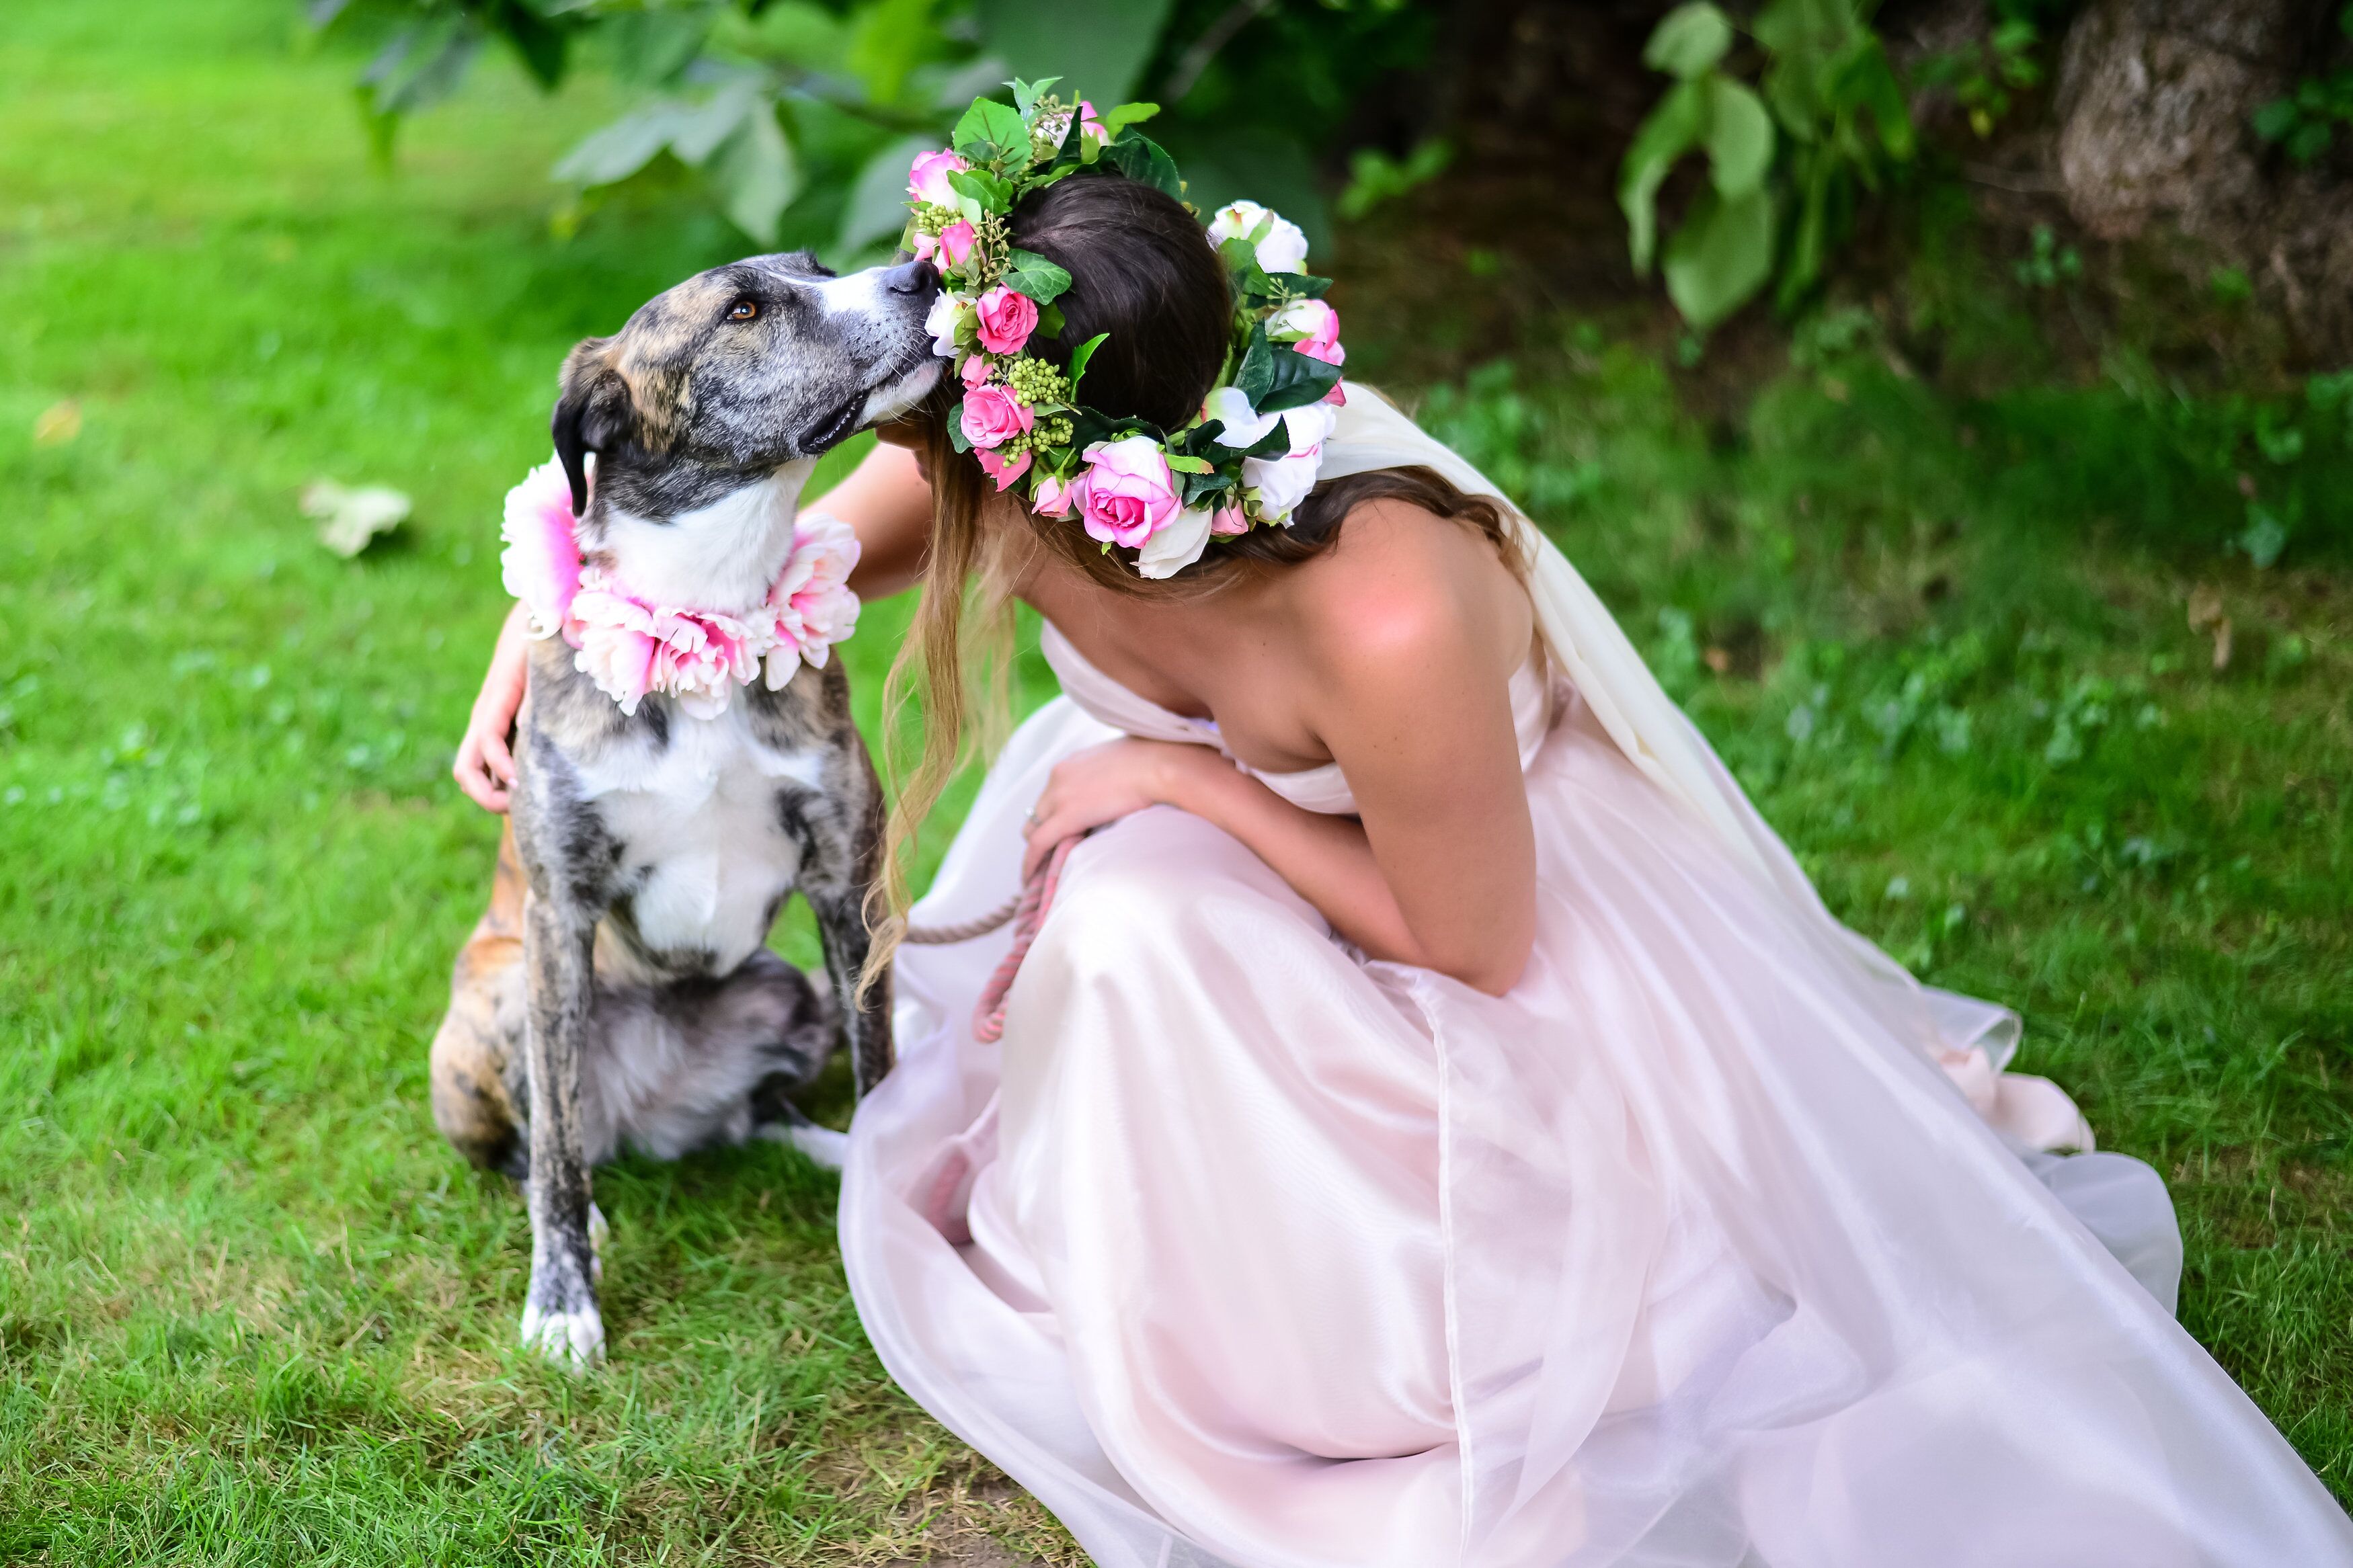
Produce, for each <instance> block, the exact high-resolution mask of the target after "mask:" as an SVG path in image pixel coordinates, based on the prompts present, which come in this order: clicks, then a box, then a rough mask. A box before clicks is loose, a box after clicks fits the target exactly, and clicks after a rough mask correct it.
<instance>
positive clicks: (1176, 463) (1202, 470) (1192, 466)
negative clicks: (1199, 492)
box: [1168, 452, 1218, 474]
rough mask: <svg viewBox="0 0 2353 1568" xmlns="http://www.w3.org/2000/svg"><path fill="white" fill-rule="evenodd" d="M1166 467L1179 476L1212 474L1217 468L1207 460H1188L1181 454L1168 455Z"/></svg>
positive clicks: (1172, 453)
mask: <svg viewBox="0 0 2353 1568" xmlns="http://www.w3.org/2000/svg"><path fill="white" fill-rule="evenodd" d="M1168 466H1169V468H1173V469H1174V470H1176V472H1177V473H1180V474H1212V473H1215V472H1217V468H1218V466H1217V465H1216V464H1215V463H1212V462H1211V461H1209V459H1208V458H1188V457H1187V456H1185V455H1184V454H1183V453H1181V452H1171V453H1169V454H1168Z"/></svg>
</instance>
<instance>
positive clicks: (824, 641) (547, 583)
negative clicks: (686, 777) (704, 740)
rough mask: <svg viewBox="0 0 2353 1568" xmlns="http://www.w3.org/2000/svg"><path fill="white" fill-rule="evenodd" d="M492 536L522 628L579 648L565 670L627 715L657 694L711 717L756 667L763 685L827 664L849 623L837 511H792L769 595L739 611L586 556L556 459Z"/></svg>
mask: <svg viewBox="0 0 2353 1568" xmlns="http://www.w3.org/2000/svg"><path fill="white" fill-rule="evenodd" d="M500 534H501V537H502V538H504V539H505V541H506V549H505V552H503V553H502V554H501V556H500V558H499V568H500V575H501V579H502V580H503V581H504V583H505V584H506V589H507V592H508V593H510V594H512V595H514V596H515V597H516V598H517V599H519V600H521V601H522V605H523V608H524V609H525V610H527V611H528V612H529V613H530V617H531V635H532V636H533V637H555V636H557V635H559V634H560V635H561V636H562V637H563V638H564V640H565V642H567V643H569V644H571V645H572V647H574V648H575V649H576V650H578V651H576V652H575V654H574V655H573V658H572V665H573V668H575V669H577V670H579V671H580V672H581V673H582V674H583V675H586V676H587V677H588V678H589V679H591V680H594V681H595V682H596V688H597V689H598V690H600V691H602V692H604V693H605V694H606V695H607V696H608V697H610V698H611V699H612V700H614V701H616V702H617V703H619V704H620V705H621V711H622V712H624V713H635V712H636V711H637V710H638V703H639V702H641V701H643V700H644V699H645V696H646V693H648V692H649V691H657V692H660V693H662V694H664V695H666V696H670V697H675V698H676V699H678V703H679V706H680V707H681V708H683V709H684V710H686V711H687V712H688V713H689V714H690V715H691V716H693V717H694V718H697V719H712V718H716V717H717V716H718V715H719V714H721V713H723V712H725V711H726V710H727V704H728V701H729V700H730V699H731V698H732V697H733V695H734V690H735V688H736V687H738V686H745V685H749V684H750V683H751V681H752V679H753V678H754V676H757V675H761V674H762V673H763V672H765V676H766V679H767V685H768V689H769V690H771V691H776V690H780V689H783V687H784V686H785V684H786V682H787V681H789V680H791V679H792V678H793V676H794V674H795V673H796V672H797V670H798V669H799V668H800V667H801V666H802V665H803V664H804V663H806V664H807V665H809V666H811V667H812V668H818V669H822V668H825V663H826V660H827V658H828V657H830V649H831V648H832V647H833V645H834V644H835V643H838V642H840V641H841V640H842V639H843V638H845V637H849V635H850V633H852V632H854V631H856V630H857V629H858V595H856V594H853V593H851V592H850V591H849V574H850V571H851V569H852V568H853V567H855V566H856V565H857V564H858V536H857V535H856V534H855V533H853V532H851V531H850V528H849V524H848V523H846V522H843V521H841V520H840V519H839V518H834V517H827V516H824V515H823V514H812V515H808V516H805V517H801V518H798V519H797V520H796V521H794V524H793V552H792V554H791V555H790V556H789V557H787V558H786V562H785V568H784V570H783V571H782V572H780V573H778V574H777V575H776V583H775V584H773V585H772V586H771V587H770V588H769V590H768V597H767V600H766V602H765V604H763V605H760V606H759V607H758V608H757V609H754V610H747V611H740V612H726V611H718V610H697V609H691V608H687V607H684V606H681V605H657V604H655V603H653V602H652V601H651V600H649V599H646V598H643V597H641V596H639V595H637V594H635V593H632V592H631V591H630V590H629V588H628V585H627V584H623V583H622V582H621V581H620V579H619V578H617V576H615V575H614V574H612V572H610V571H609V570H608V569H607V568H605V567H603V566H599V565H595V564H591V563H586V562H585V561H584V560H583V559H582V557H581V553H580V541H579V536H578V534H577V533H576V532H575V528H574V519H573V516H572V490H571V487H570V484H569V483H568V482H567V481H566V480H565V477H564V468H563V465H562V464H560V463H558V462H556V461H555V460H554V459H553V458H551V459H549V460H548V461H547V462H544V463H543V464H541V465H540V466H539V467H538V468H533V470H532V471H531V472H530V473H529V474H528V475H526V476H525V477H524V479H523V481H522V483H521V484H519V485H517V486H515V488H514V489H511V490H509V491H508V492H507V500H506V516H505V521H504V522H503V523H502V525H501V528H500Z"/></svg>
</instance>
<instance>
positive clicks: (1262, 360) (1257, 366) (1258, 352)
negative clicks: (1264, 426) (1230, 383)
mask: <svg viewBox="0 0 2353 1568" xmlns="http://www.w3.org/2000/svg"><path fill="white" fill-rule="evenodd" d="M1234 384H1235V385H1236V386H1238V387H1240V388H1241V394H1242V395H1243V396H1244V397H1247V398H1249V399H1250V406H1251V407H1252V408H1256V407H1257V406H1258V405H1259V399H1260V398H1261V397H1264V396H1265V395H1267V391H1268V389H1269V388H1271V387H1272V386H1273V384H1274V345H1273V344H1271V343H1270V342H1267V341H1266V323H1265V322H1263V321H1261V322H1260V323H1258V324H1257V325H1256V326H1254V327H1252V328H1251V329H1250V346H1249V347H1248V348H1246V349H1244V350H1243V351H1242V363H1241V365H1240V368H1239V369H1237V370H1236V371H1235V372H1234Z"/></svg>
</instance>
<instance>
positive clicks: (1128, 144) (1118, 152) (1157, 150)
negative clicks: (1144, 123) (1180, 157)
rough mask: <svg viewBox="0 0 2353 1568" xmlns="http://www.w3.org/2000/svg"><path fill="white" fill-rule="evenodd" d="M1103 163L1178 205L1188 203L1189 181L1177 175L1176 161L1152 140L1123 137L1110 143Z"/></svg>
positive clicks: (1104, 150) (1103, 157)
mask: <svg viewBox="0 0 2353 1568" xmlns="http://www.w3.org/2000/svg"><path fill="white" fill-rule="evenodd" d="M1102 160H1103V162H1104V163H1109V164H1110V165H1111V166H1112V167H1113V168H1114V169H1117V170H1118V171H1119V172H1120V173H1121V174H1125V175H1126V176H1127V177H1128V178H1129V179H1131V180H1134V181H1135V182H1137V183H1138V184H1145V185H1150V186H1152V187H1153V188H1154V189H1155V190H1157V191H1160V192H1162V193H1164V194H1165V195H1169V196H1172V197H1174V198H1175V199H1176V200H1177V201H1183V200H1184V199H1185V181H1184V179H1183V177H1182V176H1181V175H1179V174H1177V173H1176V160H1175V159H1174V158H1171V157H1170V156H1169V155H1168V154H1167V153H1165V152H1163V151H1162V150H1161V147H1160V143H1159V142H1155V141H1154V140H1153V139H1152V138H1151V137H1149V136H1123V137H1121V138H1120V139H1119V140H1118V141H1116V142H1108V143H1106V144H1105V145H1104V147H1103V153H1102Z"/></svg>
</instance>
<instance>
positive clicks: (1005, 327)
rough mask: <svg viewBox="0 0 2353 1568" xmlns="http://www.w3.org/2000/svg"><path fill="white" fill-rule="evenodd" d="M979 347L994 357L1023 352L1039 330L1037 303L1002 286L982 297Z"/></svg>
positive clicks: (979, 307)
mask: <svg viewBox="0 0 2353 1568" xmlns="http://www.w3.org/2000/svg"><path fill="white" fill-rule="evenodd" d="M977 310H978V314H979V320H980V346H981V347H982V348H985V349H987V351H988V352H989V353H993V354H1012V353H1020V352H1021V345H1022V344H1024V343H1026V342H1029V334H1030V333H1031V332H1034V331H1037V330H1038V301H1037V300H1032V299H1031V298H1029V295H1027V294H1017V293H1015V292H1014V291H1013V290H1012V289H1008V288H1007V287H1006V286H1005V285H1004V284H1002V283H999V284H998V285H997V287H996V288H994V289H990V290H989V291H988V292H987V293H986V294H983V295H982V296H981V297H980V304H979V306H978V307H977Z"/></svg>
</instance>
